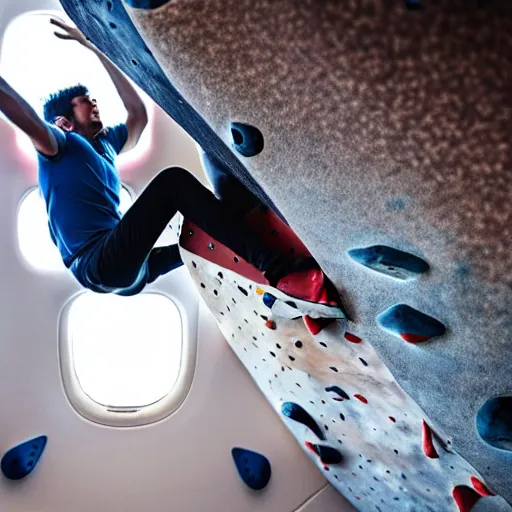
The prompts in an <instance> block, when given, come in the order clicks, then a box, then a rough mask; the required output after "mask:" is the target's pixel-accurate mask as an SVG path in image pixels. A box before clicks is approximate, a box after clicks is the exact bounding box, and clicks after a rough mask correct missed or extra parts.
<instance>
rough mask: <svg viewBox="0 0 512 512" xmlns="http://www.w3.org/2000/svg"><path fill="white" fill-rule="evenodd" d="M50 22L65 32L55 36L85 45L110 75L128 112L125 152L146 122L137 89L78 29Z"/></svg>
mask: <svg viewBox="0 0 512 512" xmlns="http://www.w3.org/2000/svg"><path fill="white" fill-rule="evenodd" d="M51 23H53V24H54V25H55V26H57V27H59V28H61V29H62V30H64V32H65V33H64V34H61V33H58V32H55V35H56V36H57V37H59V38H60V39H69V40H73V41H77V42H79V43H80V44H81V45H82V46H85V47H86V48H88V49H89V50H91V51H92V52H94V53H95V54H96V55H97V56H98V58H99V59H100V61H101V63H102V64H103V65H104V66H105V69H106V70H107V72H108V74H109V75H110V78H111V79H112V82H113V83H114V86H115V88H116V89H117V92H118V94H119V96H120V98H121V100H122V102H123V104H124V106H125V108H126V111H127V112H128V117H127V119H126V128H127V130H128V139H127V141H126V143H125V145H124V146H123V149H122V150H121V152H125V151H128V150H130V149H132V148H134V147H135V146H136V144H137V142H138V141H139V138H140V136H141V135H142V132H143V131H144V128H145V127H146V125H147V123H148V115H147V112H146V107H145V106H144V103H143V101H142V100H141V99H140V96H139V95H138V94H137V91H136V90H135V89H134V88H133V87H132V85H131V84H130V82H129V81H128V79H127V78H126V77H125V76H124V75H123V73H121V71H119V69H117V67H116V66H115V65H114V64H112V62H110V60H109V59H108V58H107V57H106V56H105V55H103V54H102V53H101V52H100V51H99V50H98V49H97V48H96V47H95V46H94V45H93V44H92V43H91V42H89V41H88V40H87V38H86V37H85V36H84V34H82V32H80V30H78V29H77V28H74V27H70V26H69V25H66V24H65V23H64V22H62V21H59V20H56V19H54V18H52V19H51Z"/></svg>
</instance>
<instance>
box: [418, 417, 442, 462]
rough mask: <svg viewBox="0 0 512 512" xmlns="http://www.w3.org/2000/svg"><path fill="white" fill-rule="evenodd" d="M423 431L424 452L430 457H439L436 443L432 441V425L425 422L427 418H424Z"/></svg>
mask: <svg viewBox="0 0 512 512" xmlns="http://www.w3.org/2000/svg"><path fill="white" fill-rule="evenodd" d="M421 432H422V438H423V441H422V448H423V453H424V454H425V455H426V456H427V457H429V458H430V459H438V458H439V455H438V454H437V452H436V449H435V447H434V443H433V442H432V430H430V427H429V426H428V425H427V424H426V423H425V420H423V424H422V426H421Z"/></svg>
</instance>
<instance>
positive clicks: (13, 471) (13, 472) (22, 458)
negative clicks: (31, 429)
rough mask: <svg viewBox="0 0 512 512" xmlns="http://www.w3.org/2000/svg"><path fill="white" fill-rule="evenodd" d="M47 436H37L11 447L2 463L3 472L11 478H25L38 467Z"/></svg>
mask: <svg viewBox="0 0 512 512" xmlns="http://www.w3.org/2000/svg"><path fill="white" fill-rule="evenodd" d="M47 439H48V438H47V437H46V436H40V437H36V438H34V439H31V440H29V441H26V442H24V443H21V444H19V445H18V446H15V447H14V448H11V449H10V450H9V451H8V452H7V453H6V454H5V455H4V456H3V457H2V462H1V464H0V466H1V469H2V473H3V474H4V475H5V477H6V478H9V479H10V480H21V479H22V478H25V477H26V476H27V475H28V474H30V473H31V472H32V470H33V469H34V468H35V467H36V465H37V463H38V462H39V458H40V457H41V455H42V453H43V450H44V448H45V446H46V441H47Z"/></svg>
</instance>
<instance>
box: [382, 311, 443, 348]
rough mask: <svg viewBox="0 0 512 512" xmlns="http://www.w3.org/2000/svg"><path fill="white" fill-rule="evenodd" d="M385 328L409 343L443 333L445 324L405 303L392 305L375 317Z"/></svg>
mask: <svg viewBox="0 0 512 512" xmlns="http://www.w3.org/2000/svg"><path fill="white" fill-rule="evenodd" d="M377 323H378V324H379V325H380V326H381V327H382V328H383V329H385V330H387V331H389V332H391V333H392V334H394V335H395V336H398V337H399V338H402V339H403V340H405V341H407V342H409V343H419V342H422V341H427V340H429V339H430V338H433V337H435V336H441V335H443V334H444V333H445V331H446V328H445V326H444V325H443V324H442V323H441V322H440V321H439V320H436V319H435V318H432V317H431V316H428V315H425V314H424V313H421V312H420V311H418V310H416V309H413V308H411V307H410V306H407V305H405V304H397V305H396V306H392V307H390V308H389V309H387V310H386V311H384V312H383V313H381V314H380V315H379V316H378V317H377Z"/></svg>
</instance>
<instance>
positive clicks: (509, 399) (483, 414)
mask: <svg viewBox="0 0 512 512" xmlns="http://www.w3.org/2000/svg"><path fill="white" fill-rule="evenodd" d="M476 429H477V431H478V435H479V436H480V437H481V438H482V440H483V441H484V442H485V443H487V444H488V445H490V446H492V447H494V448H498V449H500V450H506V451H509V452H512V396H498V397H495V398H490V399H489V400H487V401H486V402H485V403H484V405H482V407H480V409H479V411H478V413H477V415H476Z"/></svg>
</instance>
